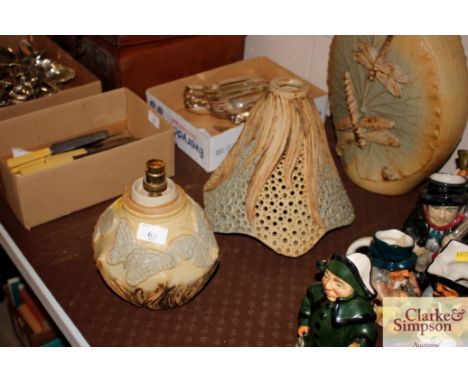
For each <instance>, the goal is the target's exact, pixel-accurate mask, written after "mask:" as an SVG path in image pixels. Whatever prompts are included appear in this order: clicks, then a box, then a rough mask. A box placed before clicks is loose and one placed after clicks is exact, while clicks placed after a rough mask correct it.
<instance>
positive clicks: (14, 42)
mask: <svg viewBox="0 0 468 382" xmlns="http://www.w3.org/2000/svg"><path fill="white" fill-rule="evenodd" d="M27 37H28V36H0V45H4V46H9V47H11V48H12V49H14V50H15V51H17V47H18V43H19V41H20V40H21V39H24V38H27ZM30 41H31V43H32V44H33V46H34V49H36V50H37V51H45V55H44V56H45V57H46V58H50V59H53V60H56V61H58V62H60V63H61V64H63V65H66V66H69V67H71V68H73V70H74V71H75V78H74V79H73V80H71V81H69V82H67V83H65V84H64V85H63V87H62V89H61V90H60V91H59V92H57V93H55V94H52V95H50V96H46V97H41V98H37V99H34V100H30V101H26V102H23V103H19V104H16V105H10V106H4V107H0V121H2V120H5V119H9V118H13V117H17V116H19V115H22V114H26V113H30V112H32V111H36V110H40V109H44V108H47V107H50V106H54V105H58V104H61V103H65V102H70V101H73V100H75V99H79V98H82V97H87V96H90V95H93V94H98V93H100V92H101V81H99V80H98V78H97V77H96V76H94V75H93V74H92V73H91V72H90V71H88V69H86V68H85V67H84V66H83V65H81V64H80V63H79V62H78V61H76V60H75V59H73V57H71V56H70V55H69V54H68V53H67V52H65V51H64V50H62V49H60V48H59V47H58V45H56V44H54V43H53V42H52V41H51V40H50V39H48V38H47V37H45V36H33V37H31V39H30Z"/></svg>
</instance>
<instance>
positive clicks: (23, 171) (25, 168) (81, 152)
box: [11, 137, 137, 175]
mask: <svg viewBox="0 0 468 382" xmlns="http://www.w3.org/2000/svg"><path fill="white" fill-rule="evenodd" d="M136 140H137V138H134V137H124V138H118V139H113V140H109V141H106V142H97V143H95V144H92V145H89V146H86V147H82V148H80V149H76V150H70V151H67V152H65V153H61V154H56V155H51V156H48V157H45V158H40V159H37V160H35V161H32V162H28V163H25V164H22V165H19V166H17V167H14V168H12V169H11V171H12V172H13V173H14V174H20V175H27V174H32V173H34V172H37V171H41V170H45V169H47V168H52V167H55V166H58V165H61V164H64V163H69V162H73V161H74V160H77V159H80V158H83V157H85V156H88V155H91V154H95V153H99V152H102V151H105V150H110V149H112V148H114V147H117V146H121V145H124V144H126V143H130V142H133V141H136Z"/></svg>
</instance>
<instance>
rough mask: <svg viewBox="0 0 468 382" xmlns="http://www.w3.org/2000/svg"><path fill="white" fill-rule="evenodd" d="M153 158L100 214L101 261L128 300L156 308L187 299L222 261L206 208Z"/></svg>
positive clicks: (97, 242) (96, 241)
mask: <svg viewBox="0 0 468 382" xmlns="http://www.w3.org/2000/svg"><path fill="white" fill-rule="evenodd" d="M161 169H164V165H163V164H162V162H161V161H158V160H150V161H148V170H147V172H146V177H145V178H141V179H138V180H137V181H136V182H135V183H134V184H133V185H132V187H129V188H127V189H126V190H125V192H124V194H123V196H122V197H121V198H119V199H117V200H116V201H115V202H114V203H112V204H111V205H110V206H109V207H108V208H107V209H106V210H105V211H104V213H103V214H102V215H101V217H100V218H99V220H98V222H97V224H96V227H95V229H94V235H93V248H94V259H95V261H96V265H97V267H98V269H99V271H100V273H101V275H102V277H103V279H104V280H105V282H106V283H107V284H108V285H109V286H110V287H111V289H112V290H113V291H114V292H115V293H117V294H118V295H119V296H120V297H122V298H123V299H125V300H127V301H129V302H131V303H133V304H135V305H139V306H146V307H148V308H151V309H155V310H158V309H166V308H172V307H174V306H178V305H181V304H184V303H186V302H187V301H189V300H190V299H191V298H192V297H194V296H195V295H196V294H197V293H198V291H199V290H200V289H201V288H202V287H203V286H204V285H205V283H206V282H207V281H208V279H209V278H210V276H211V275H212V273H213V272H214V270H215V268H216V266H217V264H218V246H217V244H216V240H215V238H214V235H213V232H212V231H211V228H210V226H209V223H208V221H207V220H206V218H205V213H204V211H203V210H202V209H201V207H200V206H199V205H198V204H197V203H195V202H194V201H193V200H192V199H191V198H190V197H189V196H188V195H187V194H186V193H185V192H184V191H183V190H182V189H181V188H180V187H179V186H177V185H176V184H174V183H173V182H172V181H171V180H170V179H166V178H165V174H164V171H161Z"/></svg>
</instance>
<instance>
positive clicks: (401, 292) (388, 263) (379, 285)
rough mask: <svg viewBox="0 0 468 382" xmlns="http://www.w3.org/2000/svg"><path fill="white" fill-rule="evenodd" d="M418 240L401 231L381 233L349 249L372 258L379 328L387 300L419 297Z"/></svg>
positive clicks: (378, 232)
mask: <svg viewBox="0 0 468 382" xmlns="http://www.w3.org/2000/svg"><path fill="white" fill-rule="evenodd" d="M413 247H414V240H413V238H412V237H411V236H409V235H407V234H406V233H404V232H402V231H400V230H398V229H386V230H380V231H377V232H376V233H375V234H374V236H366V237H362V238H360V239H357V240H355V241H354V242H353V243H352V244H351V245H350V246H349V247H348V249H347V251H346V253H348V254H350V253H353V252H356V251H357V250H359V252H363V253H366V254H368V256H369V258H370V261H371V263H372V272H371V283H372V286H373V288H374V289H375V291H376V292H377V296H376V298H375V299H374V301H373V306H374V310H375V313H376V315H377V320H376V322H377V324H378V325H380V326H382V319H383V316H382V314H383V298H384V297H419V296H421V289H420V288H419V285H418V282H417V280H416V274H415V273H414V266H415V264H416V255H415V254H414V252H413Z"/></svg>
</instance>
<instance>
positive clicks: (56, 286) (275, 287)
mask: <svg viewBox="0 0 468 382" xmlns="http://www.w3.org/2000/svg"><path fill="white" fill-rule="evenodd" d="M327 130H328V133H329V139H330V141H333V137H332V134H331V124H330V121H328V122H327ZM332 144H333V143H332ZM332 152H334V150H333V149H332ZM335 160H336V157H335ZM336 162H337V166H338V169H339V171H340V173H341V176H342V180H343V182H344V185H345V187H346V189H347V191H348V194H349V196H350V198H351V201H352V203H353V206H354V209H355V213H356V219H355V221H354V222H353V224H352V225H350V226H348V227H345V228H340V229H336V230H334V231H332V232H329V233H328V234H327V235H325V236H324V237H323V238H322V239H321V240H320V241H319V243H318V244H317V245H316V246H315V247H314V248H313V249H312V250H311V251H310V252H309V253H307V254H306V255H304V256H302V257H299V258H296V259H292V258H286V257H283V256H281V255H277V254H275V253H274V252H273V251H271V250H270V249H268V248H267V247H266V246H265V245H263V244H262V243H261V242H259V241H257V240H255V239H253V238H251V237H248V236H242V235H219V234H217V235H216V239H217V241H218V244H219V248H220V267H219V268H218V270H217V272H216V273H215V274H214V276H213V277H212V279H211V280H210V282H209V283H208V284H207V285H206V286H205V288H204V289H203V290H202V291H201V292H200V293H199V294H198V295H197V296H196V297H195V298H194V299H193V300H192V301H190V302H189V303H188V304H186V305H184V306H181V307H177V308H174V309H171V310H167V311H151V310H148V309H144V308H138V307H135V306H133V305H131V304H130V303H127V302H125V301H124V300H122V299H120V298H119V297H118V296H117V295H116V294H114V293H113V292H112V291H111V290H110V289H109V288H108V287H107V285H106V284H105V283H104V281H103V280H102V279H101V277H100V275H99V273H98V272H97V270H96V267H95V265H94V262H93V254H92V248H91V236H92V232H93V227H94V224H95V222H96V220H97V219H98V217H99V215H100V214H101V213H102V212H103V211H104V209H105V208H106V207H107V206H108V205H109V204H110V203H111V201H107V202H104V203H101V204H98V205H95V206H92V207H90V208H87V209H85V210H82V211H79V212H77V213H74V214H71V215H69V216H66V217H64V218H61V219H58V220H55V221H52V222H50V223H46V224H43V225H41V226H38V227H35V228H33V229H32V230H31V231H26V230H25V229H24V228H23V227H22V226H21V224H20V223H19V222H18V220H17V219H16V217H15V216H14V215H13V213H12V211H11V210H10V208H9V207H8V205H7V204H6V202H5V200H4V199H3V198H0V222H1V223H2V224H3V225H4V227H5V228H6V230H7V231H8V232H9V233H10V235H11V236H12V238H13V239H14V240H15V242H16V243H17V244H18V246H19V247H20V249H21V250H22V251H23V253H24V254H25V256H26V257H27V259H28V260H29V262H30V263H31V265H32V266H33V267H34V268H35V270H36V271H37V272H38V274H39V276H40V277H41V278H42V280H43V281H44V282H45V284H46V285H47V286H48V288H49V289H50V290H51V292H52V293H53V295H54V296H55V297H56V299H57V300H58V302H59V303H60V304H61V305H62V306H63V308H64V310H65V311H66V313H67V314H68V315H69V316H70V318H71V319H72V320H73V321H74V322H75V324H76V326H77V327H78V328H79V330H80V331H81V332H82V334H83V335H84V337H85V338H86V340H87V341H88V342H89V343H90V344H91V345H92V346H293V345H294V344H295V342H296V328H297V313H298V309H299V305H300V302H301V300H302V298H303V296H304V293H305V291H306V288H307V286H308V285H310V284H311V283H312V282H313V281H315V280H317V279H316V276H317V275H316V272H317V268H316V262H317V260H320V259H324V258H327V257H328V256H330V255H331V254H332V253H333V252H339V253H344V251H345V250H346V248H347V247H348V245H349V244H350V243H351V242H352V241H353V240H355V239H357V238H359V237H362V236H367V235H371V234H373V233H374V232H375V231H376V230H378V229H383V228H401V227H402V225H403V223H404V220H405V218H406V217H407V216H408V214H409V212H410V210H411V209H412V207H413V206H414V205H415V203H416V201H417V199H418V195H419V192H420V188H421V187H418V188H417V189H415V190H413V191H411V192H410V193H408V194H406V195H403V196H392V197H390V196H382V195H377V194H373V193H370V192H367V191H365V190H363V189H361V188H359V187H358V186H356V185H354V184H353V183H351V182H350V181H349V180H348V178H347V177H346V176H345V175H344V174H343V172H342V168H341V164H340V163H339V161H338V160H336ZM208 176H209V174H207V173H205V172H204V171H203V170H202V169H201V168H200V167H199V166H198V165H197V164H196V163H195V162H193V161H192V160H191V159H190V158H189V157H188V156H186V155H185V154H184V153H182V152H181V151H180V150H178V149H177V150H176V176H175V177H174V181H175V182H176V183H178V184H179V185H181V186H182V187H183V188H184V189H185V191H186V192H187V193H188V194H189V195H190V196H192V197H193V198H194V199H195V200H196V201H197V202H198V203H200V204H202V199H203V198H202V187H203V184H204V182H205V181H206V180H207V179H208ZM51 203H53V201H51ZM381 343H382V339H381V336H380V338H379V340H378V344H381Z"/></svg>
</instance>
